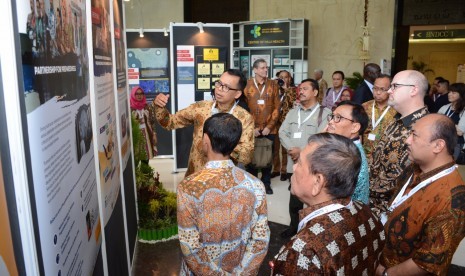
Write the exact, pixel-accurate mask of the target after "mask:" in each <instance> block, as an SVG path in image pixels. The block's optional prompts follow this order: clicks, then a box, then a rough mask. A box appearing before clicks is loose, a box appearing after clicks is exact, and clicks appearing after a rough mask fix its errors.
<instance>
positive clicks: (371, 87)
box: [363, 79, 373, 93]
mask: <svg viewBox="0 0 465 276" xmlns="http://www.w3.org/2000/svg"><path fill="white" fill-rule="evenodd" d="M363 81H364V82H365V83H366V84H367V86H368V88H370V91H371V93H373V84H372V83H370V82H369V81H367V80H365V79H364V80H363Z"/></svg>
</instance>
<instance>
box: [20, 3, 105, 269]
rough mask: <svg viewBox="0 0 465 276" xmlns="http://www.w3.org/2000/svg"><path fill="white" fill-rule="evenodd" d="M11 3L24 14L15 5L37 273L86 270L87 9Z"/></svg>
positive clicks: (96, 239)
mask: <svg viewBox="0 0 465 276" xmlns="http://www.w3.org/2000/svg"><path fill="white" fill-rule="evenodd" d="M17 2H23V3H21V4H22V6H21V7H23V8H24V9H26V11H27V14H25V13H24V9H20V8H19V9H18V25H19V26H18V28H19V33H20V36H21V37H20V38H21V53H22V63H23V66H22V68H23V77H24V92H22V96H23V97H24V102H25V106H26V113H27V115H26V118H27V122H26V124H27V135H28V137H29V139H28V141H29V149H30V153H29V154H30V156H29V157H28V158H29V159H30V161H31V163H30V164H31V166H32V168H31V171H32V183H30V190H31V191H33V192H32V193H31V194H32V195H33V197H34V199H33V200H32V202H34V203H35V206H32V208H33V210H35V216H36V219H35V223H36V229H37V231H38V232H39V235H38V237H39V239H38V241H37V243H38V244H39V245H40V247H38V250H40V255H39V262H40V263H39V266H40V268H41V269H40V270H41V271H43V273H44V274H45V275H65V274H91V273H92V271H93V270H94V265H95V263H96V258H97V253H98V250H99V248H100V245H101V242H102V235H101V231H102V227H101V216H100V212H99V203H98V197H97V182H96V171H95V157H94V148H93V145H94V143H95V140H94V139H93V128H92V119H91V117H92V109H91V107H90V100H91V99H90V96H89V88H90V87H89V57H88V55H87V42H88V41H89V40H92V38H91V37H88V36H87V33H86V28H87V20H86V18H87V16H90V11H89V10H88V9H87V7H86V5H85V2H74V1H69V0H63V1H51V0H45V1H27V0H21V1H17ZM31 5H32V6H31ZM71 35H72V36H71ZM71 38H72V39H71Z"/></svg>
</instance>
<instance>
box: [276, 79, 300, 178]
mask: <svg viewBox="0 0 465 276" xmlns="http://www.w3.org/2000/svg"><path fill="white" fill-rule="evenodd" d="M276 76H277V77H278V78H279V79H281V80H282V81H283V82H282V83H283V84H282V85H281V86H280V87H279V101H280V102H281V106H280V108H279V117H278V123H277V124H276V129H277V130H278V131H279V128H280V127H281V125H282V123H283V122H284V119H285V118H286V115H287V113H289V110H291V109H292V108H293V107H294V103H295V100H296V87H295V86H293V84H291V81H292V77H291V73H289V72H288V71H286V70H282V71H279V72H278V73H277V74H276ZM286 167H287V150H286V148H284V147H282V146H281V143H280V141H279V135H276V136H275V139H274V142H273V172H272V173H271V178H273V177H276V176H279V175H281V177H280V180H281V181H286V180H287V178H288V177H287V171H286Z"/></svg>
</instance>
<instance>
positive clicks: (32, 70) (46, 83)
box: [18, 0, 89, 113]
mask: <svg viewBox="0 0 465 276" xmlns="http://www.w3.org/2000/svg"><path fill="white" fill-rule="evenodd" d="M28 3H29V5H28V7H29V8H30V11H29V14H28V15H27V18H24V19H22V18H19V19H18V20H19V22H20V25H21V26H20V36H21V39H20V41H21V52H22V57H21V58H22V64H23V68H24V70H23V79H24V87H25V89H24V96H25V102H26V110H27V113H30V112H31V111H33V110H34V109H36V108H37V107H38V106H40V105H42V104H44V103H45V102H47V101H49V100H55V101H77V100H79V99H81V98H82V97H84V96H85V95H86V94H87V93H88V91H87V89H86V87H87V81H88V74H89V65H88V54H87V47H86V44H87V38H86V36H85V30H86V22H85V21H86V20H85V16H84V8H82V5H71V2H70V1H69V0H67V1H65V0H63V1H58V0H55V1H51V0H42V1H28ZM31 5H32V6H31ZM23 20H24V21H23ZM21 23H23V24H24V25H23V24H21ZM22 26H25V29H24V30H22ZM66 30H67V31H68V33H66V32H65V31H66ZM23 32H24V33H23ZM69 32H71V34H72V36H71V37H70V34H69Z"/></svg>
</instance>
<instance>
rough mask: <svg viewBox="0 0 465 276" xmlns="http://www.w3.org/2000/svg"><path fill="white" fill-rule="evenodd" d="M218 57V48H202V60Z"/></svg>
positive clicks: (216, 58) (212, 59) (217, 58)
mask: <svg viewBox="0 0 465 276" xmlns="http://www.w3.org/2000/svg"><path fill="white" fill-rule="evenodd" d="M219 59H220V54H219V50H218V48H204V49H203V60H210V61H217V60H219Z"/></svg>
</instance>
